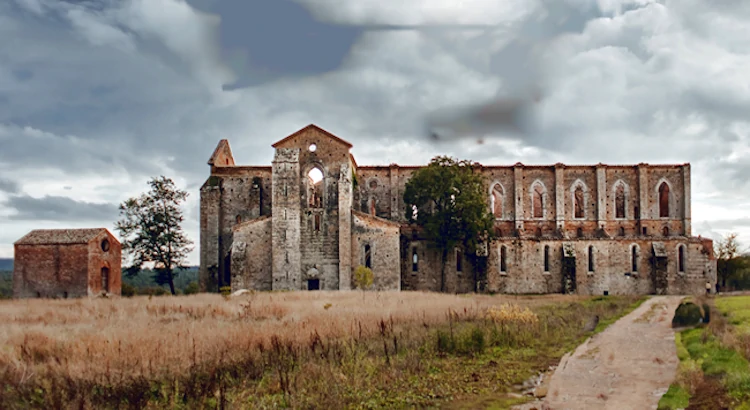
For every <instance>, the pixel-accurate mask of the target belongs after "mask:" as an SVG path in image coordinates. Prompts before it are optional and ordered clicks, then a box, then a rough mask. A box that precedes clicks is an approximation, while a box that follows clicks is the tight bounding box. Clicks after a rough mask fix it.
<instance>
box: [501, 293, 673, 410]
mask: <svg viewBox="0 0 750 410" xmlns="http://www.w3.org/2000/svg"><path fill="white" fill-rule="evenodd" d="M682 298H683V297H682V296H656V297H652V298H650V299H649V300H647V301H646V302H644V303H643V304H642V305H641V306H639V307H638V308H637V309H635V310H634V311H633V312H630V313H629V314H628V315H626V316H624V317H622V318H621V319H620V320H618V321H617V322H615V323H613V324H612V325H610V326H609V327H608V328H607V329H605V330H604V331H603V332H601V333H599V334H597V335H594V336H592V337H591V338H589V339H588V340H587V341H586V342H584V343H583V344H582V345H580V346H578V348H576V350H575V351H574V352H573V353H572V354H571V353H568V354H566V355H565V356H563V358H562V360H561V361H560V364H559V365H558V367H557V369H556V370H555V372H554V374H553V375H552V377H551V379H550V385H549V390H548V394H547V397H546V398H545V399H544V401H543V402H534V403H527V404H525V405H522V406H517V407H514V408H515V409H518V410H524V409H534V408H536V409H554V410H566V409H571V410H581V409H613V410H614V409H617V410H627V409H633V410H646V409H656V407H657V405H658V403H659V399H660V398H661V396H662V395H663V394H664V393H666V391H667V389H668V388H669V385H670V384H671V383H672V381H673V380H674V377H675V375H676V373H677V366H678V364H679V360H678V359H677V349H676V347H675V343H674V332H673V331H672V327H671V325H672V316H673V315H674V311H675V309H677V306H678V305H679V304H680V301H681V300H682Z"/></svg>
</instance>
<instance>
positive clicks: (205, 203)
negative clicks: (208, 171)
mask: <svg viewBox="0 0 750 410" xmlns="http://www.w3.org/2000/svg"><path fill="white" fill-rule="evenodd" d="M219 184H220V180H219V177H214V176H211V177H210V178H209V179H208V181H207V182H206V183H205V184H204V185H203V187H202V188H201V194H200V195H201V198H200V270H199V272H198V278H199V282H200V288H201V291H203V292H218V291H219V277H218V275H219V274H220V271H219V267H220V265H221V263H220V258H219V253H220V252H219V236H220V235H221V232H220V230H221V226H220V225H221V224H220V218H219V209H220V207H221V191H220V187H219Z"/></svg>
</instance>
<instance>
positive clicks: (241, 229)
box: [232, 216, 273, 292]
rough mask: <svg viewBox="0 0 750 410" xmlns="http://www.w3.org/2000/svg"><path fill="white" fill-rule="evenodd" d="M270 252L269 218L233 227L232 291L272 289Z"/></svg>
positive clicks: (271, 251) (265, 217)
mask: <svg viewBox="0 0 750 410" xmlns="http://www.w3.org/2000/svg"><path fill="white" fill-rule="evenodd" d="M272 253H273V250H272V248H271V218H270V217H269V216H264V217H262V218H259V219H256V220H253V221H249V222H243V223H241V224H240V225H237V226H236V227H234V238H233V241H232V291H233V292H234V291H237V290H239V289H254V290H272V289H273V285H272V272H271V265H272V257H271V255H272Z"/></svg>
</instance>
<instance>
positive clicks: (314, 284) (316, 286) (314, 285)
mask: <svg viewBox="0 0 750 410" xmlns="http://www.w3.org/2000/svg"><path fill="white" fill-rule="evenodd" d="M307 290H320V279H308V280H307Z"/></svg>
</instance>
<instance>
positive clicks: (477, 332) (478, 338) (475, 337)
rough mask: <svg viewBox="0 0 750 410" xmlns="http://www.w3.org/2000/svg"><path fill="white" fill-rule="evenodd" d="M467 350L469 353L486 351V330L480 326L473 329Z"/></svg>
mask: <svg viewBox="0 0 750 410" xmlns="http://www.w3.org/2000/svg"><path fill="white" fill-rule="evenodd" d="M467 339H468V340H467V343H466V351H467V353H471V354H476V353H482V352H484V348H485V346H486V342H485V340H484V331H483V330H482V329H480V328H479V327H475V328H473V329H471V332H469V337H468V338H467Z"/></svg>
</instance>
